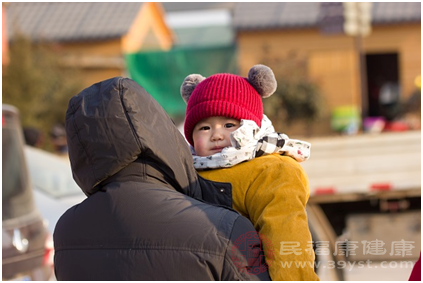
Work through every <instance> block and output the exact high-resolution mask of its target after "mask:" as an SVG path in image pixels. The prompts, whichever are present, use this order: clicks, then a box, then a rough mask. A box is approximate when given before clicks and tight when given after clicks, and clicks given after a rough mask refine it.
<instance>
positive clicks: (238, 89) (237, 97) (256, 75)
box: [181, 65, 277, 145]
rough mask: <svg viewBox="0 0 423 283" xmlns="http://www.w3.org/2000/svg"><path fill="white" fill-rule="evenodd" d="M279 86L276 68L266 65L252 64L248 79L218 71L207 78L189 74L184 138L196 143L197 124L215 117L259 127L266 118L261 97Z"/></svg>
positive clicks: (184, 87) (183, 92)
mask: <svg viewBox="0 0 423 283" xmlns="http://www.w3.org/2000/svg"><path fill="white" fill-rule="evenodd" d="M276 86H277V83H276V79H275V76H274V74H273V71H272V70H271V69H270V68H269V67H267V66H264V65H255V66H253V67H252V68H251V69H250V71H249V72H248V78H243V77H240V76H237V75H233V74H215V75H212V76H210V77H208V78H204V77H203V76H201V75H198V74H192V75H189V76H187V77H186V78H185V80H184V82H183V83H182V86H181V95H182V98H183V99H184V101H185V102H186V103H187V110H186V116H185V124H184V132H185V138H186V139H187V141H188V142H189V143H190V144H191V145H194V142H193V139H192V132H193V130H194V127H195V125H196V124H197V123H198V122H200V121H201V120H203V119H206V118H209V117H214V116H225V117H228V118H233V119H237V120H241V119H246V120H253V121H254V122H256V124H257V125H258V126H259V127H260V126H261V120H262V119H263V103H262V100H261V99H262V97H263V98H266V97H269V96H271V95H272V94H273V93H274V92H275V91H276Z"/></svg>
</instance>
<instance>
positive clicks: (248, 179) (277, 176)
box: [181, 65, 319, 281]
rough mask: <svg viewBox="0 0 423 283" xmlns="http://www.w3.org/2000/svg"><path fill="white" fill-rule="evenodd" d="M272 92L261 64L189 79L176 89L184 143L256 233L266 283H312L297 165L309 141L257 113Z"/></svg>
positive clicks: (304, 183) (304, 186)
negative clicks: (228, 190) (242, 71)
mask: <svg viewBox="0 0 423 283" xmlns="http://www.w3.org/2000/svg"><path fill="white" fill-rule="evenodd" d="M275 90H276V79H275V77H274V74H273V72H272V70H271V69H270V68H268V67H267V66H264V65H256V66H254V67H253V68H251V69H250V71H249V74H248V79H247V78H243V77H240V76H237V75H233V74H215V75H212V76H210V77H209V78H204V77H202V76H201V75H196V74H194V75H189V76H188V77H186V78H185V80H184V82H183V84H182V86H181V95H182V97H183V99H184V100H185V102H187V110H186V117H185V124H184V132H185V138H186V139H187V141H188V142H189V144H190V145H191V151H192V153H193V159H194V166H195V167H196V169H197V170H198V171H199V174H200V175H201V176H202V177H204V178H206V179H210V180H213V181H218V182H228V183H231V185H232V198H233V208H234V209H235V210H237V211H238V212H239V213H241V214H242V215H244V216H246V217H248V218H249V219H250V220H251V222H252V223H253V224H254V227H255V228H256V230H257V231H258V232H259V233H260V235H261V237H262V240H263V243H264V246H265V248H264V252H265V256H266V262H267V264H268V267H269V272H270V276H271V278H272V280H278V281H279V280H308V281H309V280H319V278H318V276H317V275H316V273H315V272H314V251H313V249H312V246H311V241H312V239H311V234H310V231H309V227H308V222H307V214H306V209H305V207H306V204H307V201H308V197H309V185H308V179H307V176H306V174H305V172H304V170H303V169H302V167H301V166H300V165H299V163H298V162H301V161H305V160H307V159H308V158H309V156H310V144H309V143H307V142H304V141H299V140H292V139H289V138H288V136H287V135H285V134H281V133H277V132H275V130H274V128H273V126H272V123H271V121H270V120H269V119H268V118H267V117H266V115H264V114H263V104H262V97H263V98H266V97H269V96H270V95H272V94H273V93H274V92H275ZM245 161H248V162H245ZM266 239H267V240H266Z"/></svg>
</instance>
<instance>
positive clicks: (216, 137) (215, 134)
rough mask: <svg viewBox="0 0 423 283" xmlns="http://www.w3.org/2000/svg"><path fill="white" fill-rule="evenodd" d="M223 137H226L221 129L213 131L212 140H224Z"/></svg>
mask: <svg viewBox="0 0 423 283" xmlns="http://www.w3.org/2000/svg"><path fill="white" fill-rule="evenodd" d="M223 138H224V136H223V134H222V133H221V131H219V130H217V131H214V132H213V135H212V137H211V140H212V141H220V140H223Z"/></svg>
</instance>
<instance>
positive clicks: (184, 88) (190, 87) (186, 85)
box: [181, 74, 205, 104]
mask: <svg viewBox="0 0 423 283" xmlns="http://www.w3.org/2000/svg"><path fill="white" fill-rule="evenodd" d="M204 79H205V77H203V76H202V75H198V74H191V75H188V76H187V77H186V78H185V79H184V82H183V83H182V85H181V96H182V99H183V100H184V101H185V103H187V104H188V100H189V98H190V96H191V94H192V92H193V91H194V89H195V87H196V86H197V85H198V84H199V83H201V82H202V81H203V80H204Z"/></svg>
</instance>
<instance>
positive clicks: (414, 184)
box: [301, 131, 421, 281]
mask: <svg viewBox="0 0 423 283" xmlns="http://www.w3.org/2000/svg"><path fill="white" fill-rule="evenodd" d="M308 141H310V142H311V145H312V150H311V157H310V159H309V160H308V161H307V162H303V163H301V164H302V166H303V167H304V169H305V171H306V172H307V174H308V177H309V180H310V191H311V192H310V199H309V202H308V206H307V212H308V216H309V222H310V227H311V230H312V234H313V240H314V242H315V243H314V244H315V247H316V248H317V249H318V251H316V257H317V262H320V266H318V267H317V269H318V274H319V276H320V279H321V280H324V281H327V280H352V281H361V280H366V281H368V280H370V281H372V280H378V281H390V280H395V281H406V280H408V277H409V275H410V273H411V270H412V267H413V263H414V262H416V261H417V259H418V258H419V254H420V250H421V132H420V131H408V132H390V133H388V132H386V133H380V134H362V135H354V136H340V137H331V138H314V139H310V140H308ZM316 244H317V246H316ZM319 245H320V246H319ZM322 252H323V253H322ZM334 263H335V264H334Z"/></svg>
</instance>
